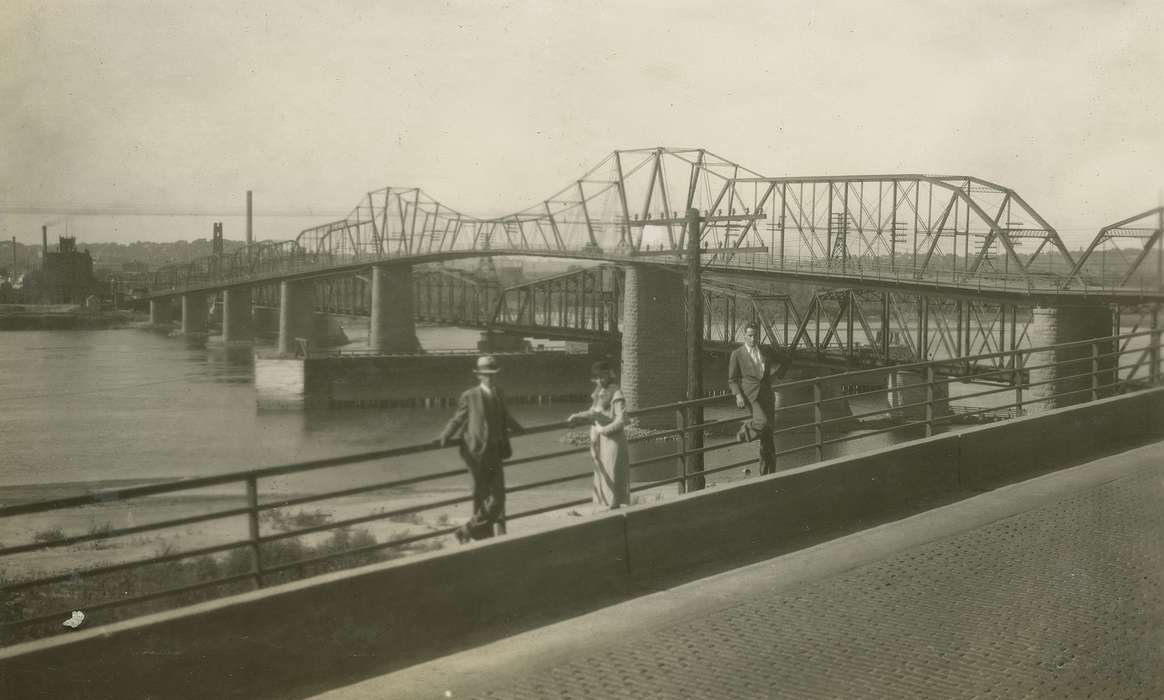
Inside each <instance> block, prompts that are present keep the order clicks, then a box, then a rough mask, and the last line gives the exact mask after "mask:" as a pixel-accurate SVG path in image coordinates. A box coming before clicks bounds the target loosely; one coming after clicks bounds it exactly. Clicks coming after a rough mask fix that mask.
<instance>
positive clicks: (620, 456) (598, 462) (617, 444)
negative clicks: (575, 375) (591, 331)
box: [570, 362, 630, 510]
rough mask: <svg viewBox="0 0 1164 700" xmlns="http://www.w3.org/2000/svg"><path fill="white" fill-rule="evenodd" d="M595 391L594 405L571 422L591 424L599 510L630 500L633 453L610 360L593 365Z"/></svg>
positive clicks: (595, 498)
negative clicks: (628, 443)
mask: <svg viewBox="0 0 1164 700" xmlns="http://www.w3.org/2000/svg"><path fill="white" fill-rule="evenodd" d="M590 375H591V377H593V379H594V393H592V394H591V395H590V408H589V409H588V410H585V411H581V412H579V413H575V414H573V415H571V416H570V422H571V423H574V422H579V421H588V422H589V423H590V456H591V457H592V458H594V486H593V489H592V493H591V495H592V498H593V501H594V506H595V509H596V510H598V509H604V508H609V509H611V510H613V509H615V508H618V507H619V506H625V505H628V504H629V503H630V452H629V450H628V449H627V444H626V434H625V433H624V431H623V428H624V427H625V426H626V399H625V398H624V397H623V395H622V390H621V389H619V387H618V384H616V383H615V382H614V369H613V368H612V367H611V366H610V363H608V362H595V363H594V366H593V367H591V368H590Z"/></svg>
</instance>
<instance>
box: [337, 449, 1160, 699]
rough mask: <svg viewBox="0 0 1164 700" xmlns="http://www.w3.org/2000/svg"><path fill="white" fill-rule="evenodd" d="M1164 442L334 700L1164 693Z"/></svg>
mask: <svg viewBox="0 0 1164 700" xmlns="http://www.w3.org/2000/svg"><path fill="white" fill-rule="evenodd" d="M1161 456H1164V443H1156V444H1154V445H1149V446H1146V447H1142V448H1139V449H1135V450H1131V451H1128V452H1125V453H1123V454H1120V455H1116V456H1113V457H1108V458H1105V459H1100V460H1097V461H1094V462H1091V463H1088V464H1084V465H1081V466H1079V467H1075V468H1072V469H1068V470H1064V471H1061V472H1056V473H1054V474H1050V475H1047V476H1043V477H1039V478H1036V479H1032V480H1030V481H1026V482H1023V483H1020V484H1015V485H1012V486H1009V487H1005V488H1002V489H998V490H995V491H991V492H989V493H986V494H983V495H980V496H978V497H975V498H972V499H969V500H966V501H962V502H959V503H956V504H954V505H950V506H946V507H943V508H939V509H936V510H932V511H929V512H926V513H923V514H920V515H917V516H914V517H911V518H908V519H905V520H902V521H898V522H896V523H891V524H888V525H883V526H881V527H877V528H874V529H872V530H867V531H864V532H860V533H856V534H853V535H850V536H847V537H843V538H840V539H837V540H834V541H832V542H829V543H826V544H823V545H820V546H817V547H813V548H811V549H807V550H802V551H799V552H795V553H793V554H788V555H785V556H781V557H777V558H775V559H770V560H768V561H763V562H760V563H756V564H752V565H750V566H747V567H745V568H742V569H736V570H733V571H729V572H726V573H720V574H718V575H713V576H711V577H709V578H704V579H701V580H697V581H693V582H690V583H687V584H683V585H679V586H676V587H672V588H666V589H663V590H659V591H657V592H655V593H652V594H650V595H646V596H643V597H640V598H638V599H635V600H632V601H629V602H626V603H622V604H619V605H615V606H612V607H609V608H605V609H602V610H599V611H596V612H593V613H589V614H587V615H584V616H581V617H578V618H575V619H572V620H567V621H564V622H560V623H557V624H554V625H551V626H548V627H544V628H541V629H537V630H533V631H529V632H524V633H521V634H517V635H515V636H512V637H509V638H507V639H503V640H501V641H498V642H495V643H492V644H488V645H486V646H482V647H478V648H475V649H470V650H467V651H463V652H461V653H457V654H454V655H451V656H448V657H445V658H442V659H438V660H435V661H431V662H429V663H425V664H421V665H418V666H414V667H411V668H408V669H404V670H402V671H399V672H396V673H392V674H389V675H385V676H381V677H378V678H373V679H371V680H367V681H364V682H362V683H358V684H356V685H352V686H349V687H346V688H341V689H337V690H334V691H332V692H329V693H326V694H325V695H323V696H322V697H327V698H388V697H407V698H422V697H431V698H442V697H451V698H467V697H479V698H545V697H556V698H565V697H589V698H609V697H626V698H671V697H675V698H688V697H777V696H779V697H822V698H823V697H984V696H990V697H1030V696H1038V697H1164V594H1162V592H1164V574H1162V573H1161V572H1162V571H1164V550H1162V549H1161V548H1160V546H1159V542H1160V540H1161V537H1162V536H1164V509H1162V508H1161V507H1160V505H1161V503H1162V502H1164V478H1162V477H1164V460H1162V459H1161Z"/></svg>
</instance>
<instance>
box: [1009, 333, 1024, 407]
mask: <svg viewBox="0 0 1164 700" xmlns="http://www.w3.org/2000/svg"><path fill="white" fill-rule="evenodd" d="M1022 357H1023V356H1022V353H1020V352H1019V351H1018V350H1015V351H1014V353H1013V358H1012V359H1011V367H1012V370H1011V383H1013V384H1014V417H1015V418H1021V417H1022V415H1023V368H1022Z"/></svg>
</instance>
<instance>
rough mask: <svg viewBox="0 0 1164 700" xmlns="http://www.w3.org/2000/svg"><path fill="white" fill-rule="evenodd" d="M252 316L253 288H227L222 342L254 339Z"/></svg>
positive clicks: (223, 309)
mask: <svg viewBox="0 0 1164 700" xmlns="http://www.w3.org/2000/svg"><path fill="white" fill-rule="evenodd" d="M254 337H255V333H254V322H253V319H252V317H251V290H250V288H248V287H243V288H235V289H227V290H224V291H223V293H222V342H223V343H249V342H251V341H253V340H254Z"/></svg>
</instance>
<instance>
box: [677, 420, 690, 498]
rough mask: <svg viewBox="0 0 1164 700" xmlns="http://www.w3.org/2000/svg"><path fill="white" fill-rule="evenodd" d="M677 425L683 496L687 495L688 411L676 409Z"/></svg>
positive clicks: (680, 483) (680, 490)
mask: <svg viewBox="0 0 1164 700" xmlns="http://www.w3.org/2000/svg"><path fill="white" fill-rule="evenodd" d="M675 423H676V424H677V425H678V426H679V473H680V475H681V476H682V477H683V480H682V481H680V482H679V493H680V495H682V494H685V493H687V474H688V471H687V411H685V410H683V409H682V408H677V409H675Z"/></svg>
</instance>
